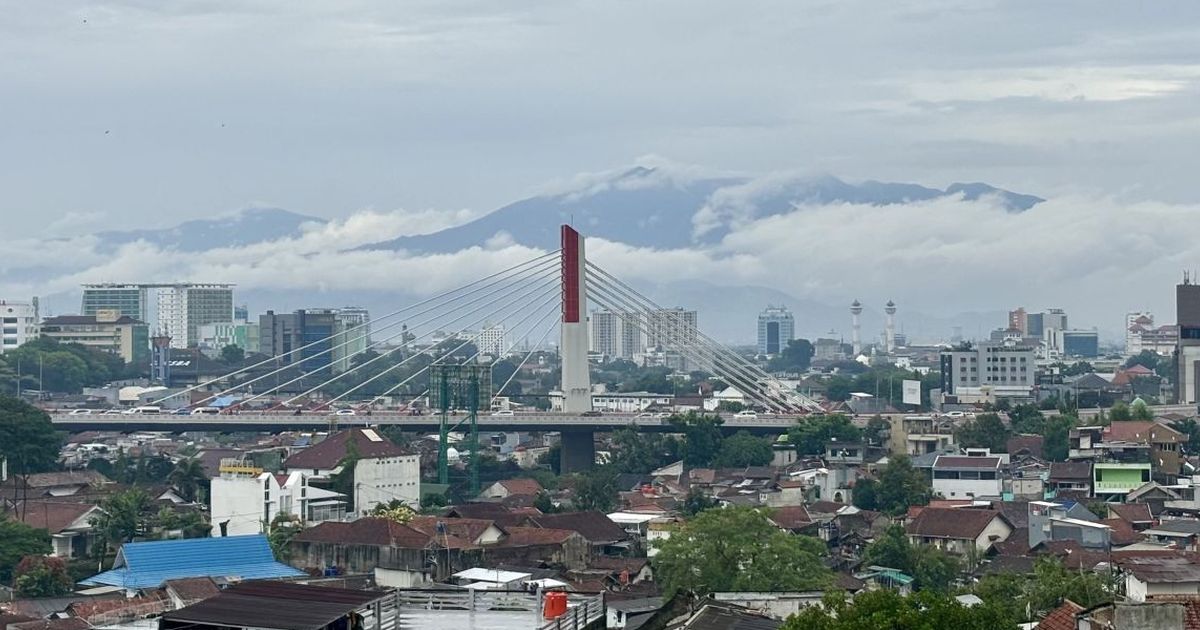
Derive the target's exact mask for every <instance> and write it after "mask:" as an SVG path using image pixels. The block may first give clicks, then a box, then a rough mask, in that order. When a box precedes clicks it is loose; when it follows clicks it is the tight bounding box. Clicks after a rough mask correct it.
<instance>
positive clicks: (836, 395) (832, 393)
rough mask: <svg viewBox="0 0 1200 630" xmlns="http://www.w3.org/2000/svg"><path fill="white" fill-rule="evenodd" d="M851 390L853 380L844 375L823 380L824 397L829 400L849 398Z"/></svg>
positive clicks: (838, 400) (839, 400)
mask: <svg viewBox="0 0 1200 630" xmlns="http://www.w3.org/2000/svg"><path fill="white" fill-rule="evenodd" d="M853 391H854V380H853V379H851V378H847V377H845V376H835V377H833V378H831V379H829V380H828V381H826V382H825V397H826V398H828V399H829V400H833V401H837V402H841V401H843V400H849V399H850V394H851V393H852V392H853Z"/></svg>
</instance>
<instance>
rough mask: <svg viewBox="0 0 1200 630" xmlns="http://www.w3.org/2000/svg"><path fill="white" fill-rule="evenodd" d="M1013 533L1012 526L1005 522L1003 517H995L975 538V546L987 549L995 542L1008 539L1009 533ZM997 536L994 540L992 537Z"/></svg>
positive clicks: (983, 549)
mask: <svg viewBox="0 0 1200 630" xmlns="http://www.w3.org/2000/svg"><path fill="white" fill-rule="evenodd" d="M1011 533H1012V528H1011V527H1009V526H1008V524H1007V523H1005V522H1004V520H1003V519H1000V518H994V519H992V522H991V523H988V526H987V527H985V528H984V529H983V533H982V534H980V535H979V537H978V538H976V539H975V548H976V549H978V550H979V551H987V550H988V549H990V548H991V547H992V545H993V544H995V543H998V542H1004V541H1005V540H1008V536H1009V534H1011ZM993 536H995V537H996V538H995V541H994V542H993V540H992V537H993Z"/></svg>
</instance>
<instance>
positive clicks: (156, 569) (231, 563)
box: [80, 535, 305, 591]
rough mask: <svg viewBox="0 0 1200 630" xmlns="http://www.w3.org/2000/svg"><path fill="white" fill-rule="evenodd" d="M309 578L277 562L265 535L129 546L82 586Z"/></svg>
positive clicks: (128, 586) (129, 586)
mask: <svg viewBox="0 0 1200 630" xmlns="http://www.w3.org/2000/svg"><path fill="white" fill-rule="evenodd" d="M304 575H305V574H304V573H303V572H301V571H297V570H296V569H293V568H291V567H289V566H287V565H285V564H281V563H279V562H276V561H275V556H274V554H272V552H271V546H270V545H269V544H268V543H267V537H266V536H263V535H255V536H229V537H226V538H191V539H188V540H156V541H150V542H132V543H125V544H124V545H121V549H120V551H118V552H117V557H116V559H115V560H114V561H113V568H112V569H111V570H109V571H105V572H103V573H100V574H98V575H94V576H92V577H90V578H88V579H86V580H83V581H81V582H80V584H82V585H84V586H116V587H120V588H124V589H126V590H128V591H137V590H142V589H156V588H160V587H162V585H163V583H164V582H166V581H167V580H177V579H180V578H198V577H212V578H221V579H224V580H227V581H238V580H263V579H279V578H285V577H301V576H304Z"/></svg>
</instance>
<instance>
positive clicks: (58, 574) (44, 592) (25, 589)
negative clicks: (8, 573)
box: [13, 556, 75, 597]
mask: <svg viewBox="0 0 1200 630" xmlns="http://www.w3.org/2000/svg"><path fill="white" fill-rule="evenodd" d="M13 576H14V577H13V586H14V587H15V588H16V589H17V593H18V594H19V595H20V596H21V597H58V596H59V595H66V594H67V593H70V592H71V589H72V587H74V586H75V581H74V580H72V579H71V575H70V574H69V573H68V572H67V563H66V562H64V561H63V559H62V558H54V557H49V556H25V557H24V558H21V562H20V563H18V564H17V568H16V569H15V570H14V571H13Z"/></svg>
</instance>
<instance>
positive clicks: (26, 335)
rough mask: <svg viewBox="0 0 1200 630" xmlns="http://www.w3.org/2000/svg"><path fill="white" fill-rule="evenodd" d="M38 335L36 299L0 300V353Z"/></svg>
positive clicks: (13, 348) (15, 347)
mask: <svg viewBox="0 0 1200 630" xmlns="http://www.w3.org/2000/svg"><path fill="white" fill-rule="evenodd" d="M37 336H38V300H37V298H33V299H32V300H31V301H29V302H9V301H7V300H0V354H4V352H5V351H7V350H15V349H17V348H18V347H20V346H21V345H22V344H24V343H25V342H26V341H30V340H33V339H37Z"/></svg>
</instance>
